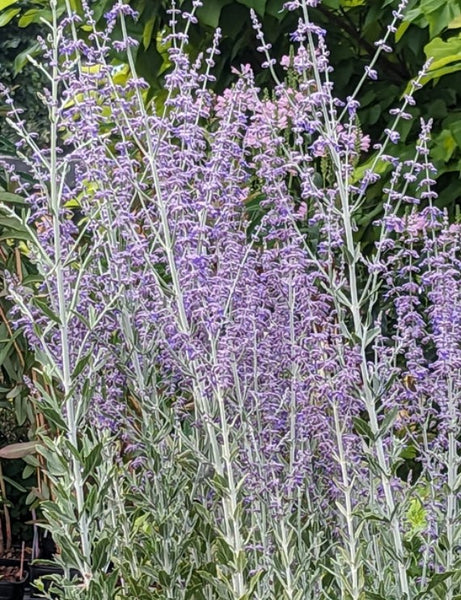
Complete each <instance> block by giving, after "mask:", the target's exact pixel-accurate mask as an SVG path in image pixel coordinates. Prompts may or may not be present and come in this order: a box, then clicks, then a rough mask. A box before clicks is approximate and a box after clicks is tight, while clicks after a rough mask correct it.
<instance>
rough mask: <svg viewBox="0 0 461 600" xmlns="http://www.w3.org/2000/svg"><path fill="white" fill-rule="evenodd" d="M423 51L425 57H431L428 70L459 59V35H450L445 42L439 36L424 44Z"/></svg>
mask: <svg viewBox="0 0 461 600" xmlns="http://www.w3.org/2000/svg"><path fill="white" fill-rule="evenodd" d="M424 53H425V54H426V57H427V58H432V59H433V62H432V64H431V66H430V68H429V71H435V70H436V69H439V68H440V67H443V66H445V65H447V64H449V63H451V62H456V61H461V36H457V37H452V38H450V39H449V40H447V41H446V42H445V41H444V40H442V39H441V38H439V37H438V38H435V39H433V40H431V41H430V42H429V43H428V44H426V46H424Z"/></svg>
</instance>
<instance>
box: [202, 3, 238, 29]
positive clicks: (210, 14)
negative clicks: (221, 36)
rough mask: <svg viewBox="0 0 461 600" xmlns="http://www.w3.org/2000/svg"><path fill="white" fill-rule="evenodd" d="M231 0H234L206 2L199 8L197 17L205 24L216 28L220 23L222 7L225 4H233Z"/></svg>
mask: <svg viewBox="0 0 461 600" xmlns="http://www.w3.org/2000/svg"><path fill="white" fill-rule="evenodd" d="M231 2H232V0H213V1H212V2H205V3H204V6H201V7H200V8H199V9H198V10H197V17H198V18H199V20H200V22H201V23H203V24H204V25H208V26H209V27H212V28H213V29H216V27H218V25H219V18H220V16H221V11H222V9H223V8H224V6H227V5H228V4H231Z"/></svg>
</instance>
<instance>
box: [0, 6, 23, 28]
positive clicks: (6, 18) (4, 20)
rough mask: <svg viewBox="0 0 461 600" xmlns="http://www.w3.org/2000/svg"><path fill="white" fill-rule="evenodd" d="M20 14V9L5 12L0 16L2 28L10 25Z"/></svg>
mask: <svg viewBox="0 0 461 600" xmlns="http://www.w3.org/2000/svg"><path fill="white" fill-rule="evenodd" d="M19 12H21V9H20V8H10V9H9V10H5V12H4V13H2V14H1V15H0V27H4V26H5V25H8V23H9V22H10V21H11V19H13V18H14V17H15V16H16V15H17V14H18V13H19Z"/></svg>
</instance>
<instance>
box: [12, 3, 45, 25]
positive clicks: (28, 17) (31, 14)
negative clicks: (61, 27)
mask: <svg viewBox="0 0 461 600" xmlns="http://www.w3.org/2000/svg"><path fill="white" fill-rule="evenodd" d="M51 18H52V17H51V12H50V11H49V10H43V9H37V8H32V9H31V10H28V11H27V12H25V13H24V14H23V15H22V17H21V18H20V19H19V21H18V25H19V27H28V26H29V25H30V24H31V23H40V22H41V19H46V20H47V21H50V20H51Z"/></svg>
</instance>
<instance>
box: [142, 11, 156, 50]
mask: <svg viewBox="0 0 461 600" xmlns="http://www.w3.org/2000/svg"><path fill="white" fill-rule="evenodd" d="M154 25H155V17H151V18H150V19H149V20H148V21H147V23H146V24H145V25H144V31H143V32H142V43H143V45H144V49H145V50H146V49H147V48H148V46H149V44H150V42H151V40H152V32H153V31H154Z"/></svg>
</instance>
